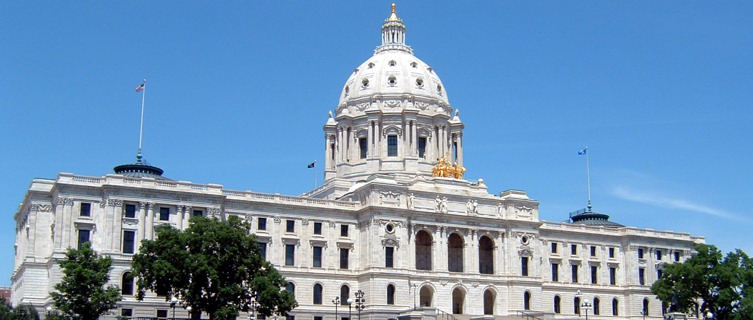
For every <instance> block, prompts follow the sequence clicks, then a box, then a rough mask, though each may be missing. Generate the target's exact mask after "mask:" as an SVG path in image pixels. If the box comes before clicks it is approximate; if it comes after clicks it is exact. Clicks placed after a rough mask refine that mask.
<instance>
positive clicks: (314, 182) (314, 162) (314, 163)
mask: <svg viewBox="0 0 753 320" xmlns="http://www.w3.org/2000/svg"><path fill="white" fill-rule="evenodd" d="M314 188H316V160H314Z"/></svg>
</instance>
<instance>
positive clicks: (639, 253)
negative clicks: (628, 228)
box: [638, 248, 643, 259]
mask: <svg viewBox="0 0 753 320" xmlns="http://www.w3.org/2000/svg"><path fill="white" fill-rule="evenodd" d="M638 259H643V248H638Z"/></svg>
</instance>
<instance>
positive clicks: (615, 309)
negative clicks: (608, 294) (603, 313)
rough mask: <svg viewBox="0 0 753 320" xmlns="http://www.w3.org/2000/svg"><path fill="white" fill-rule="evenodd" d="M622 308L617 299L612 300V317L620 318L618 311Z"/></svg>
mask: <svg viewBox="0 0 753 320" xmlns="http://www.w3.org/2000/svg"><path fill="white" fill-rule="evenodd" d="M619 306H620V302H619V301H617V298H614V299H612V315H613V316H619V315H620V312H619V311H618V309H619Z"/></svg>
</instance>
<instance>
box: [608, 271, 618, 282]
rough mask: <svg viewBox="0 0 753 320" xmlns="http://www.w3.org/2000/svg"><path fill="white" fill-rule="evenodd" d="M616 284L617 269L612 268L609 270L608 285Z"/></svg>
mask: <svg viewBox="0 0 753 320" xmlns="http://www.w3.org/2000/svg"><path fill="white" fill-rule="evenodd" d="M616 282H617V269H615V268H614V267H610V268H609V284H611V285H614V284H616Z"/></svg>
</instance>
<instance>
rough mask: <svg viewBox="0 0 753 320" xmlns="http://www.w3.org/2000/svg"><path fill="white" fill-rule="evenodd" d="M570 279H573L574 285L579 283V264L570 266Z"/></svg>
mask: <svg viewBox="0 0 753 320" xmlns="http://www.w3.org/2000/svg"><path fill="white" fill-rule="evenodd" d="M570 277H571V278H572V279H573V283H577V282H578V265H577V264H572V265H570Z"/></svg>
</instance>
